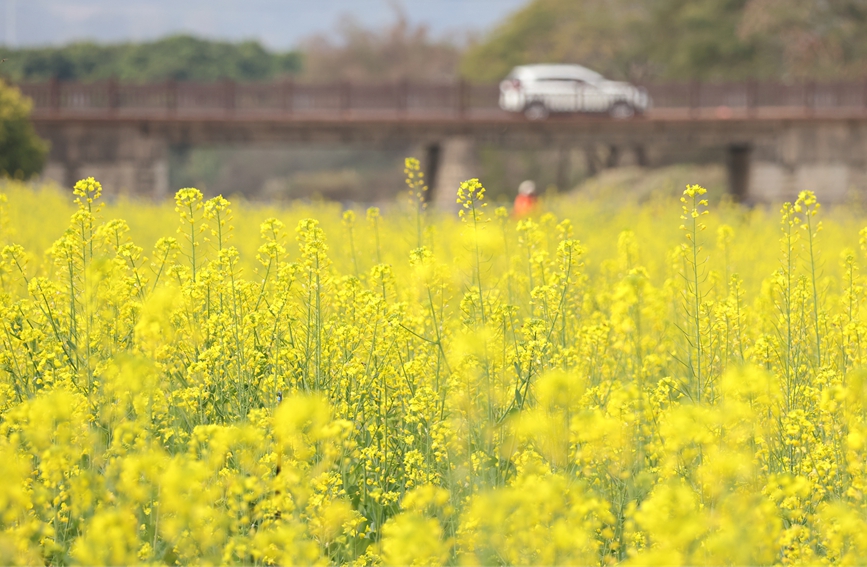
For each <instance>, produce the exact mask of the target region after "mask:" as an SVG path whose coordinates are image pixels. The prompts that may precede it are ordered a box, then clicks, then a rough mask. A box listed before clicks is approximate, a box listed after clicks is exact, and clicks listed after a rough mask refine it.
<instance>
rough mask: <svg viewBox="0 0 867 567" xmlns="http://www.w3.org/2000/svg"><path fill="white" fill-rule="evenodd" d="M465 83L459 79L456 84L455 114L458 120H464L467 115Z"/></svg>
mask: <svg viewBox="0 0 867 567" xmlns="http://www.w3.org/2000/svg"><path fill="white" fill-rule="evenodd" d="M466 99H467V82H466V81H465V80H464V79H463V77H461V78H460V79H459V80H458V84H457V101H456V104H457V107H456V110H457V114H458V118H464V116H466V113H467V100H466Z"/></svg>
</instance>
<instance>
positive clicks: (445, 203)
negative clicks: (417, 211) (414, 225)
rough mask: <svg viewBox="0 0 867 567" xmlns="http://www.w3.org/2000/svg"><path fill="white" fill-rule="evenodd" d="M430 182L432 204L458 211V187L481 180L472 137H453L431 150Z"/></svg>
mask: <svg viewBox="0 0 867 567" xmlns="http://www.w3.org/2000/svg"><path fill="white" fill-rule="evenodd" d="M427 167H428V170H429V171H430V173H429V174H428V181H429V182H430V183H431V185H430V188H431V190H432V191H433V195H431V202H432V203H433V204H434V206H436V207H437V208H438V209H441V210H446V211H456V210H457V209H458V205H457V202H456V200H457V194H458V187H460V185H461V183H462V182H464V181H466V180H467V179H471V178H473V177H478V175H479V173H478V172H479V169H478V166H477V159H476V143H475V140H473V138H472V137H469V136H452V137H449V138H445V139H443V140H442V141H440V142H435V143H433V144H431V145H430V146H429V147H428V166H427Z"/></svg>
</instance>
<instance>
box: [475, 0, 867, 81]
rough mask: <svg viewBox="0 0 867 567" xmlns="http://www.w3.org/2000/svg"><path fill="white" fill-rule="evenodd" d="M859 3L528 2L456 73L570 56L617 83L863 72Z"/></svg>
mask: <svg viewBox="0 0 867 567" xmlns="http://www.w3.org/2000/svg"><path fill="white" fill-rule="evenodd" d="M865 33H867V2H864V0H840V1H838V2H825V1H823V0H644V1H642V0H584V1H582V2H575V1H574V0H532V1H531V2H529V3H528V4H527V5H526V6H525V7H524V8H522V9H520V10H518V11H517V12H515V13H514V14H512V16H510V17H509V18H507V19H506V20H505V21H504V22H503V23H502V24H501V25H499V26H498V27H497V28H496V29H494V30H493V31H492V32H491V33H490V34H488V35H487V36H485V37H483V38H482V39H481V40H480V41H479V42H478V43H476V44H475V45H473V46H471V47H470V48H469V49H468V50H467V52H466V53H465V55H464V58H463V60H462V63H461V72H462V74H463V75H464V76H465V77H467V78H469V79H472V80H476V81H494V80H498V79H500V78H502V77H503V76H505V75H506V74H507V73H508V72H509V70H510V69H511V68H512V67H513V66H515V65H519V64H523V63H535V62H543V61H544V62H563V63H567V62H576V63H582V64H585V65H587V66H589V67H592V68H594V69H596V70H598V71H600V72H602V73H604V74H606V75H607V76H610V77H613V78H620V79H630V80H645V79H657V80H659V79H682V80H683V79H704V80H743V79H747V78H755V79H781V80H798V79H811V78H812V79H838V78H861V77H863V76H864V74H865V72H867V44H865V42H864V41H863V40H862V39H861V38H863V37H864V35H865Z"/></svg>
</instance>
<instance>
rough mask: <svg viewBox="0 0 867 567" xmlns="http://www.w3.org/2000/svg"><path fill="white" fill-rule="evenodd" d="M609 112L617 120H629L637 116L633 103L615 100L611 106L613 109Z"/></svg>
mask: <svg viewBox="0 0 867 567" xmlns="http://www.w3.org/2000/svg"><path fill="white" fill-rule="evenodd" d="M608 114H610V115H611V118H614V119H615V120H628V119H630V118H632V117H633V116H635V109H634V108H633V107H632V105H631V104H627V103H625V102H615V103H614V105H613V106H612V107H611V110H609V111H608Z"/></svg>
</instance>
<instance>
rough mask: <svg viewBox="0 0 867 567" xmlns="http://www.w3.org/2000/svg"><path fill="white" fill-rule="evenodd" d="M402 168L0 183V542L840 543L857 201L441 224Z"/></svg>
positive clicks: (205, 558)
mask: <svg viewBox="0 0 867 567" xmlns="http://www.w3.org/2000/svg"><path fill="white" fill-rule="evenodd" d="M406 174H407V183H408V186H409V190H410V191H409V193H410V198H409V201H408V202H404V203H401V204H395V205H394V206H393V207H390V208H389V209H388V210H378V209H376V208H370V209H368V210H367V211H366V212H364V211H352V210H347V211H345V212H341V211H340V210H339V209H337V208H335V207H334V206H330V205H296V206H292V207H290V208H287V209H282V210H281V209H269V208H265V207H257V206H253V205H248V204H244V203H243V202H242V203H239V204H238V205H237V206H234V205H233V204H232V203H230V202H229V201H228V200H226V199H224V198H222V197H217V198H214V199H210V200H205V199H204V198H203V196H202V194H201V193H200V192H199V191H197V190H196V189H182V190H180V191H178V193H177V194H176V196H175V208H174V211H172V210H171V208H170V207H167V206H159V205H145V204H141V203H138V204H135V203H126V202H123V201H118V202H115V203H109V204H105V205H104V204H102V199H101V186H100V185H99V183H98V182H97V181H95V180H94V179H92V178H91V179H85V180H82V181H80V182H79V183H77V184H76V186H75V190H74V195H72V198H67V197H66V196H65V195H63V196H61V195H60V194H59V193H57V192H56V191H52V190H50V189H34V188H31V187H26V186H24V185H23V184H21V183H18V182H14V181H7V182H5V185H3V192H4V193H5V196H4V197H3V198H2V200H0V206H2V210H0V215H2V218H0V248H2V258H0V341H2V348H0V478H2V482H0V563H3V564H52V565H67V564H93V565H119V564H204V565H217V564H245V565H273V564H287V565H289V564H305V565H306V564H315V565H326V564H346V565H381V564H382V565H441V564H458V565H474V564H484V565H506V564H518V565H524V564H526V565H531V564H533V565H555V564H573V565H574V564H582V565H583V564H587V565H613V564H626V565H646V564H667V565H680V564H696V565H698V564H714V565H717V564H736V565H747V564H749V565H758V564H786V565H797V564H833V565H838V564H839V565H847V564H849V565H851V564H863V563H864V562H865V561H867V500H865V488H867V487H865V484H867V372H865V371H864V369H863V365H864V362H865V360H864V357H865V354H867V352H865V348H867V344H865V340H867V311H865V305H864V304H865V280H864V277H863V275H862V274H861V273H860V271H859V266H861V265H864V263H865V260H867V229H863V225H865V224H867V220H865V218H864V216H863V215H859V213H858V212H857V211H856V210H854V209H852V208H850V209H846V210H843V209H840V210H836V211H831V212H830V213H828V214H827V215H826V214H825V212H824V210H823V209H820V206H819V203H818V202H817V200H816V197H815V195H813V194H812V193H809V192H805V193H802V194H801V195H800V196H799V197H798V199H797V201H795V202H794V203H789V204H785V205H783V206H782V208H781V209H780V210H779V214H777V213H776V210H763V209H755V210H746V209H743V208H739V207H737V206H735V205H732V204H730V203H727V202H726V201H725V200H724V199H722V200H721V199H719V198H716V199H714V200H713V203H714V204H713V205H712V206H711V205H709V204H708V201H707V200H706V199H707V198H710V196H709V195H707V194H706V193H705V190H704V189H703V188H701V187H699V186H697V185H693V186H689V187H687V188H686V190H685V191H684V193H683V197H682V198H681V199H680V201H679V202H678V201H676V200H673V199H666V198H659V199H655V200H652V201H650V202H648V203H645V204H643V205H640V206H639V205H625V204H623V205H620V204H615V203H612V202H611V201H605V200H601V201H594V202H589V201H582V200H580V199H577V198H571V199H567V198H561V199H558V200H550V201H548V202H543V203H542V207H541V210H539V211H538V214H536V215H535V216H532V217H530V218H525V219H520V220H516V219H512V218H511V217H510V213H509V211H508V210H507V209H506V208H503V207H499V208H497V207H494V206H491V207H488V206H487V202H486V198H485V189H484V187H483V186H482V184H481V183H480V182H479V181H478V180H470V181H467V182H466V183H464V184H462V185H461V187H460V189H459V190H458V191H457V195H456V198H457V200H458V202H459V203H460V211H461V214H460V216H459V217H457V216H455V217H452V216H449V215H445V214H436V213H434V212H433V211H427V210H426V209H425V206H424V199H423V197H424V191H425V189H424V181H423V179H422V178H421V175H420V173H419V167H418V162H417V161H415V160H411V159H410V160H407V163H406ZM235 209H237V210H235ZM124 219H126V220H124ZM859 223H860V224H859ZM64 227H67V228H65V230H64Z"/></svg>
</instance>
